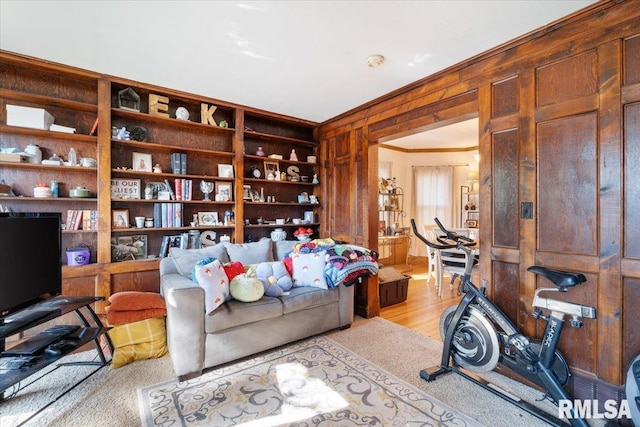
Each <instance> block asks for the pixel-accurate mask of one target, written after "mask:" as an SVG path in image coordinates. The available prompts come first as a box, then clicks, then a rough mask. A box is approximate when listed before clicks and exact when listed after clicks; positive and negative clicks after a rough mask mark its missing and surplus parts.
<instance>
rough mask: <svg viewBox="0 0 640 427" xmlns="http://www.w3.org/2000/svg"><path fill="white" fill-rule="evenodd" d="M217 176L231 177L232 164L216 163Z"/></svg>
mask: <svg viewBox="0 0 640 427" xmlns="http://www.w3.org/2000/svg"><path fill="white" fill-rule="evenodd" d="M218 176H219V177H220V178H233V165H222V164H219V165H218Z"/></svg>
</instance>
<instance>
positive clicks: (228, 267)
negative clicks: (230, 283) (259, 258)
mask: <svg viewBox="0 0 640 427" xmlns="http://www.w3.org/2000/svg"><path fill="white" fill-rule="evenodd" d="M222 267H223V268H224V272H225V273H227V278H228V279H229V280H232V279H233V278H234V277H236V276H237V275H238V274H243V273H244V265H242V263H241V262H238V261H232V262H228V263H226V264H223V265H222Z"/></svg>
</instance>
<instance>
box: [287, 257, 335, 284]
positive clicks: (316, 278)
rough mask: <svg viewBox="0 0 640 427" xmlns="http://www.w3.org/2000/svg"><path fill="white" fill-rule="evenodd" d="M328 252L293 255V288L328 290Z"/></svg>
mask: <svg viewBox="0 0 640 427" xmlns="http://www.w3.org/2000/svg"><path fill="white" fill-rule="evenodd" d="M325 255H326V251H320V252H316V253H310V254H293V255H292V256H291V258H292V263H293V273H292V276H293V286H296V287H301V286H312V287H314V288H320V289H328V288H329V287H328V286H327V279H326V278H325V277H324V267H325V265H326V262H325Z"/></svg>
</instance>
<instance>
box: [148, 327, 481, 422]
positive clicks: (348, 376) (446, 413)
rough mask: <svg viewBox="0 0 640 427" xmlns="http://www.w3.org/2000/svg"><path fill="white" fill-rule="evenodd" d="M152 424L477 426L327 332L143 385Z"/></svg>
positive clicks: (149, 420) (149, 419)
mask: <svg viewBox="0 0 640 427" xmlns="http://www.w3.org/2000/svg"><path fill="white" fill-rule="evenodd" d="M138 400H139V404H140V414H141V420H142V425H143V426H146V427H151V426H154V427H156V426H176V425H189V426H216V427H223V426H239V425H242V426H247V427H248V426H257V425H260V426H294V425H295V426H338V425H339V426H354V427H355V426H370V427H376V426H380V427H387V426H425V425H442V426H476V425H480V424H478V423H477V422H475V421H473V420H472V419H470V418H468V417H467V416H465V415H463V414H461V413H459V412H457V411H455V410H453V409H451V408H450V407H448V406H447V405H445V404H443V403H442V402H440V401H439V400H437V399H435V398H433V397H431V396H429V395H428V394H426V393H425V392H423V391H421V390H419V389H418V388H416V387H414V386H412V385H410V384H408V383H407V382H405V381H403V380H401V379H399V378H398V377H396V376H394V375H392V374H391V373H389V372H387V371H386V370H384V369H382V368H380V367H379V366H376V365H374V364H373V363H371V362H369V361H367V360H366V359H363V358H362V357H360V356H358V355H356V354H354V353H352V352H351V351H350V350H348V349H347V348H345V347H343V346H342V345H340V344H338V343H337V342H336V341H334V340H332V339H331V338H329V337H327V336H320V337H316V338H312V339H309V340H306V341H303V342H300V343H296V344H293V345H290V346H287V347H284V348H280V349H277V350H274V351H272V352H268V353H266V354H262V355H260V356H258V357H254V358H251V359H248V360H245V361H243V362H240V363H236V364H233V365H230V366H225V367H223V368H219V369H216V370H214V371H211V372H208V373H206V374H204V375H202V376H201V377H199V378H196V379H194V380H190V381H185V382H177V381H167V382H163V383H161V384H157V385H153V386H150V387H145V388H142V389H139V390H138Z"/></svg>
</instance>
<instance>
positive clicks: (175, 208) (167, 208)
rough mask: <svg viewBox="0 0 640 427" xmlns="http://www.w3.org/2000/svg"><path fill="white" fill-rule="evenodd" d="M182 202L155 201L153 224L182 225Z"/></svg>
mask: <svg viewBox="0 0 640 427" xmlns="http://www.w3.org/2000/svg"><path fill="white" fill-rule="evenodd" d="M183 209H184V207H183V205H182V203H154V204H153V226H154V227H160V228H173V227H182V224H183V218H182V217H183Z"/></svg>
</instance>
